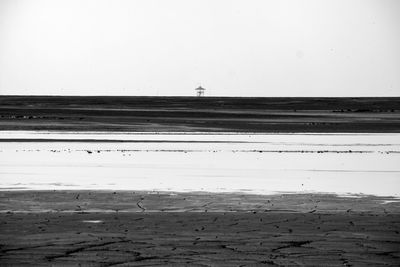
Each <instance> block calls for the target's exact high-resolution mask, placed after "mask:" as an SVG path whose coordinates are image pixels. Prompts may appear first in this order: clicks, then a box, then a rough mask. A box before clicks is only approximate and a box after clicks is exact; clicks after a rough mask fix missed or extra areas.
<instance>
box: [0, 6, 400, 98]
mask: <svg viewBox="0 0 400 267" xmlns="http://www.w3.org/2000/svg"><path fill="white" fill-rule="evenodd" d="M200 84H201V85H202V86H203V87H205V88H206V89H207V91H206V95H212V96H400V1H399V0H293V1H289V0H132V1H128V0H0V94H55V95H194V93H195V91H194V88H195V87H197V86H198V85H200Z"/></svg>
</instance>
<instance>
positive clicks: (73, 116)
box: [0, 96, 400, 133]
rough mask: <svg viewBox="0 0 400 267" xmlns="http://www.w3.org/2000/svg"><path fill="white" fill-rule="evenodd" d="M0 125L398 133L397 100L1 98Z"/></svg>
mask: <svg viewBox="0 0 400 267" xmlns="http://www.w3.org/2000/svg"><path fill="white" fill-rule="evenodd" d="M0 128H1V129H2V130H68V131H139V132H143V131H148V132H154V131H164V132H170V131H174V132H193V131H201V132H210V131H211V132H212V131H214V132H220V131H221V132H224V131H225V132H226V131H228V132H353V133H357V132H381V133H384V132H400V98H228V97H205V98H196V97H125V96H124V97H104V96H103V97H71V96H68V97H67V96H63V97H61V96H52V97H50V96H0Z"/></svg>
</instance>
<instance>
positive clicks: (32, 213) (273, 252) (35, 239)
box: [0, 191, 400, 266]
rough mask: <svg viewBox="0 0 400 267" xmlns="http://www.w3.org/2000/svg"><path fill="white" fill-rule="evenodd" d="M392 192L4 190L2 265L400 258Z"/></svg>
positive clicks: (383, 262)
mask: <svg viewBox="0 0 400 267" xmlns="http://www.w3.org/2000/svg"><path fill="white" fill-rule="evenodd" d="M393 200H394V199H392V198H381V197H373V196H364V197H362V198H344V197H337V196H334V195H320V194H298V195H293V194H291V195H289V194H282V195H274V196H259V195H247V194H204V193H178V194H172V195H171V194H168V193H157V192H127V191H117V192H112V191H102V192H99V191H97V192H94V191H57V192H53V191H42V192H38V191H36V192H35V191H25V192H23V191H14V192H12V191H10V192H0V205H1V207H0V210H1V211H2V213H0V229H1V232H0V244H1V246H0V263H1V266H24V265H25V266H41V265H43V266H51V265H54V266H74V265H75V266H77V265H78V264H82V266H154V265H162V266H168V265H170V266H185V265H190V266H265V265H272V266H274V265H275V266H280V265H283V266H290V265H307V266H367V265H368V266H399V265H400V249H399V248H400V205H399V202H390V203H386V204H383V203H385V201H393ZM97 220H99V221H100V222H99V223H93V222H90V221H97ZM85 221H86V222H85Z"/></svg>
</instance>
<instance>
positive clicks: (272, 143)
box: [0, 131, 400, 196]
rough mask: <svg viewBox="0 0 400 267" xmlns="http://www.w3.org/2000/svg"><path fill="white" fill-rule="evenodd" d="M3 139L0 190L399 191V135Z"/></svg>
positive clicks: (40, 135)
mask: <svg viewBox="0 0 400 267" xmlns="http://www.w3.org/2000/svg"><path fill="white" fill-rule="evenodd" d="M2 139H3V141H4V142H0V177H1V179H0V189H3V190H6V189H40V190H41V189H104V190H108V189H109V190H159V191H178V192H180V191H211V192H233V191H235V192H236V191H242V192H248V193H260V194H270V193H276V192H293V193H294V192H304V193H309V192H320V193H327V192H328V193H337V194H373V195H381V196H400V134H234V133H225V134H216V133H207V134H203V133H195V134H193V133H191V134H186V133H185V134H184V133H173V134H172V133H157V134H156V133H154V134H151V133H150V134H149V133H112V134H110V133H55V132H51V133H46V132H10V131H4V132H0V140H2ZM12 139H18V142H13V141H12ZM21 139H26V141H27V142H21ZM32 139H33V140H34V141H32ZM5 140H7V141H5ZM29 140H30V141H29ZM68 140H69V141H68ZM93 140H95V142H93ZM28 141H29V142H28ZM122 141H123V142H122Z"/></svg>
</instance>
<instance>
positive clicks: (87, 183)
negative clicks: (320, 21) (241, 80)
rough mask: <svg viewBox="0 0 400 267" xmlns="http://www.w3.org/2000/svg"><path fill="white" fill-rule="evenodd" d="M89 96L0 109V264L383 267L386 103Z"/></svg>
mask: <svg viewBox="0 0 400 267" xmlns="http://www.w3.org/2000/svg"><path fill="white" fill-rule="evenodd" d="M99 100H101V98H95V97H94V98H93V97H92V98H70V97H58V98H57V97H55V98H52V97H38V98H26V97H14V98H13V97H2V98H0V102H1V101H3V102H2V103H4V105H2V107H1V108H0V112H1V117H0V126H1V127H2V131H1V132H0V175H1V179H0V263H1V264H0V265H1V266H32V264H33V265H34V266H155V265H160V266H265V265H267V266H268V265H271V266H298V265H305V266H399V264H400V251H399V249H398V247H399V245H400V200H399V197H400V196H399V186H400V184H399V174H400V169H399V167H398V166H399V164H398V163H399V162H400V143H399V141H398V140H399V134H398V133H397V132H398V129H399V128H398V121H399V120H398V118H399V116H398V101H396V99H392V98H391V99H373V98H371V99H350V98H349V99H297V100H295V99H292V100H293V101H294V102H293V101H291V100H290V99H285V100H284V99H268V100H266V99H239V100H240V101H239V100H238V99H235V98H232V99H226V98H224V99H220V98H211V99H209V100H207V103H205V102H202V101H203V100H197V99H186V98H182V99H180V98H173V99H169V100H168V99H167V100H168V101H167V100H165V99H162V98H129V99H124V98H109V99H108V98H104V99H103V100H104V101H105V102H104V103H100V104H99V102H98V101H99ZM164 100H165V101H164ZM189 100H190V101H189ZM32 101H33V102H32ZM71 101H72V102H73V103H72V102H71ZM187 101H188V102H187ZM282 101H283V102H282ZM186 102H187V103H186ZM149 103H150V104H151V105H150V106H148V107H146V105H147V104H149ZM171 103H173V105H172V104H171ZM372 103H374V104H372ZM167 104H168V105H167ZM327 106H329V108H326V107H327ZM44 107H45V108H44ZM117 107H120V108H117ZM277 107H280V108H281V109H280V110H277V109H276V108H277ZM366 107H373V108H369V109H366ZM81 118H82V119H81ZM188 118H190V120H188ZM172 129H173V130H172Z"/></svg>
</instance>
